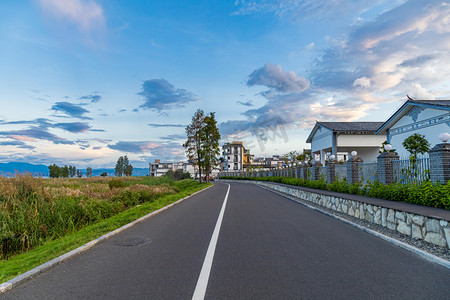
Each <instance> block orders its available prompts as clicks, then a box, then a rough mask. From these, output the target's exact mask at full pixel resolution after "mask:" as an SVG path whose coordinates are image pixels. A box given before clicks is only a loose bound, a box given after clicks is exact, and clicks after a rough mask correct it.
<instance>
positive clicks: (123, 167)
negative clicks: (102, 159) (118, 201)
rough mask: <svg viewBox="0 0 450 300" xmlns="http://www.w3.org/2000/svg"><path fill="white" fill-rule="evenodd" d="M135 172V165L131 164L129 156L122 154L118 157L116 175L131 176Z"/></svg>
mask: <svg viewBox="0 0 450 300" xmlns="http://www.w3.org/2000/svg"><path fill="white" fill-rule="evenodd" d="M131 174H133V166H132V165H131V164H130V161H129V160H128V157H127V156H126V155H125V156H120V157H119V158H118V159H117V163H116V167H115V169H114V175H116V176H118V177H122V176H124V175H125V176H131Z"/></svg>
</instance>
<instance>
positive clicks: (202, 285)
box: [192, 183, 230, 300]
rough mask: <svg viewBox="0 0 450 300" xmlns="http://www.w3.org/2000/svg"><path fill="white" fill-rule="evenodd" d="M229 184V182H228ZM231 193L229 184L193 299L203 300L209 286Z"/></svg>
mask: <svg viewBox="0 0 450 300" xmlns="http://www.w3.org/2000/svg"><path fill="white" fill-rule="evenodd" d="M227 184H228V183H227ZM229 193H230V185H229V184H228V190H227V194H226V195H225V199H224V200H223V204H222V209H221V210H220V213H219V217H218V218H217V223H216V227H215V228H214V232H213V234H212V236H211V241H210V242H209V246H208V251H206V256H205V260H204V261H203V266H202V270H201V271H200V276H199V277H198V280H197V286H196V287H195V291H194V295H193V296H192V300H203V299H204V298H205V294H206V288H207V287H208V281H209V274H210V273H211V268H212V263H213V259H214V252H215V251H216V245H217V239H218V238H219V232H220V227H221V226H222V220H223V215H224V213H225V207H226V206H227V200H228V194H229Z"/></svg>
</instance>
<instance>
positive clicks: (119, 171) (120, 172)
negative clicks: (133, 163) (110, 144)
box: [114, 156, 123, 177]
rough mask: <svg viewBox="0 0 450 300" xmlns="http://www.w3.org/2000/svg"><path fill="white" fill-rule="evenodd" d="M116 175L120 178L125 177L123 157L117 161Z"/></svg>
mask: <svg viewBox="0 0 450 300" xmlns="http://www.w3.org/2000/svg"><path fill="white" fill-rule="evenodd" d="M114 175H116V176H119V177H122V175H123V156H121V157H119V159H117V162H116V168H115V169H114Z"/></svg>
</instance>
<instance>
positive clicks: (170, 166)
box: [149, 159, 183, 177]
mask: <svg viewBox="0 0 450 300" xmlns="http://www.w3.org/2000/svg"><path fill="white" fill-rule="evenodd" d="M149 165H150V173H149V174H150V176H153V177H159V176H163V175H165V174H166V173H167V172H168V171H169V170H172V171H176V170H183V162H178V163H173V162H165V163H162V162H161V161H160V160H159V159H155V162H154V163H150V164H149Z"/></svg>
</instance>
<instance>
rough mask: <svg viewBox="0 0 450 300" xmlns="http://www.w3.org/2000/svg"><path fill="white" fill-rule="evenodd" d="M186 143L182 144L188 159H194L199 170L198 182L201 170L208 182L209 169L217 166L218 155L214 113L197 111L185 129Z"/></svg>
mask: <svg viewBox="0 0 450 300" xmlns="http://www.w3.org/2000/svg"><path fill="white" fill-rule="evenodd" d="M186 135H187V141H186V142H185V143H184V144H183V147H185V148H186V154H187V156H188V157H195V158H196V163H197V165H198V169H199V176H200V182H201V181H202V169H204V170H205V173H206V175H207V176H206V181H209V173H210V172H211V169H212V168H213V167H214V166H215V165H217V162H218V159H217V156H218V155H219V154H220V149H219V140H220V134H219V130H218V129H217V122H216V119H215V113H210V114H209V115H205V113H204V112H203V110H201V109H198V110H197V111H196V112H195V114H194V116H193V117H192V122H191V124H190V125H188V126H187V127H186Z"/></svg>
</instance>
